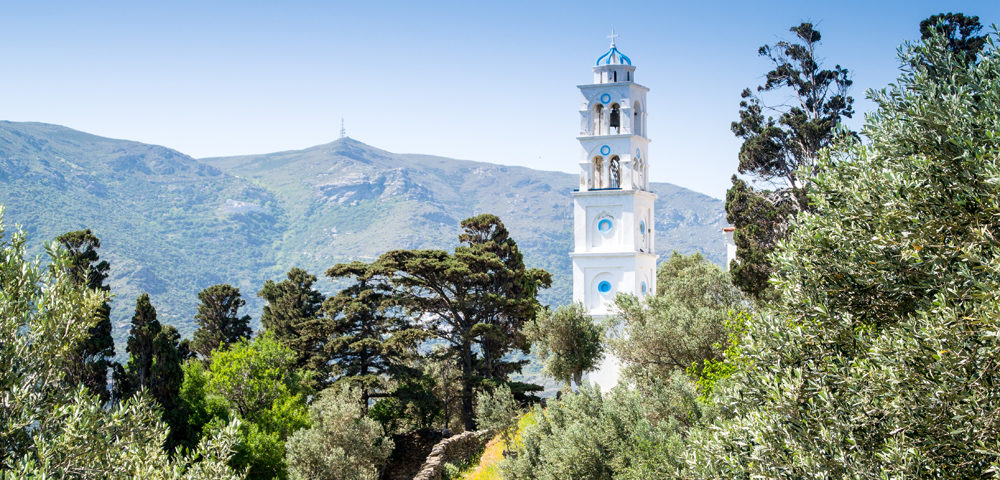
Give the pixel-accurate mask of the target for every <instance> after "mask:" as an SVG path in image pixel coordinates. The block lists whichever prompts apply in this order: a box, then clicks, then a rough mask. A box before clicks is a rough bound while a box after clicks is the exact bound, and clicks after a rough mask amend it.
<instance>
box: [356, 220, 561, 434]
mask: <svg viewBox="0 0 1000 480" xmlns="http://www.w3.org/2000/svg"><path fill="white" fill-rule="evenodd" d="M462 229H463V232H462V234H461V236H460V237H459V240H460V241H462V242H463V243H465V245H462V246H459V247H457V248H456V249H455V253H454V254H453V255H452V254H449V253H448V252H445V251H441V250H393V251H390V252H387V253H385V254H383V255H382V256H381V257H379V259H378V260H376V261H375V263H374V264H373V265H372V274H373V275H380V276H383V277H384V278H385V279H386V280H388V281H389V282H391V284H392V286H393V287H394V295H395V296H396V297H397V298H398V301H399V302H400V306H401V307H403V308H405V309H406V311H407V312H409V313H410V315H412V317H413V318H415V319H418V320H420V321H421V322H422V326H423V328H425V329H426V330H427V331H428V332H430V333H431V334H433V335H434V336H437V337H438V338H440V339H442V340H444V341H446V342H447V343H448V344H449V345H450V346H451V348H453V349H454V350H455V351H456V353H457V355H456V358H457V361H458V362H459V365H460V366H461V368H462V420H463V423H464V424H465V428H466V429H467V430H471V429H473V428H475V423H474V419H473V408H472V406H473V401H474V396H473V395H474V390H475V388H476V386H477V385H478V384H479V383H480V382H481V381H482V380H483V377H486V378H490V379H492V380H494V381H496V382H497V383H503V382H506V381H507V380H508V379H507V375H508V374H509V373H510V372H511V371H514V370H516V369H517V368H518V363H517V362H512V363H508V362H505V361H503V360H502V357H503V355H504V354H505V353H506V352H509V351H511V350H513V349H515V348H521V349H526V348H527V342H526V341H525V338H524V336H523V335H522V334H521V332H520V327H521V326H522V325H523V323H524V322H525V321H527V320H529V319H530V318H532V317H533V316H534V314H535V312H536V311H537V308H538V306H539V304H538V300H537V298H536V294H537V292H538V289H540V288H546V287H548V286H549V285H550V284H551V282H552V276H551V275H550V274H549V273H548V272H546V271H544V270H540V269H525V268H524V264H523V260H522V257H521V254H520V252H519V251H518V249H517V244H516V243H515V242H514V241H513V239H510V238H509V234H508V233H507V229H506V228H505V227H504V226H503V223H502V222H500V219H499V218H497V217H496V216H494V215H488V214H484V215H479V216H477V217H473V218H469V219H466V220H464V221H462ZM477 343H478V344H479V345H480V346H481V347H482V348H481V349H479V350H480V352H482V359H480V358H479V355H478V354H477V352H476V350H477V349H475V348H474V346H475V345H476V344H477Z"/></svg>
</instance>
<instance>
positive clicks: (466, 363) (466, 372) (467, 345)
mask: <svg viewBox="0 0 1000 480" xmlns="http://www.w3.org/2000/svg"><path fill="white" fill-rule="evenodd" d="M462 422H463V423H464V424H465V431H467V432H472V431H474V430H475V429H476V423H475V421H474V420H473V418H472V343H471V342H470V341H469V340H463V341H462Z"/></svg>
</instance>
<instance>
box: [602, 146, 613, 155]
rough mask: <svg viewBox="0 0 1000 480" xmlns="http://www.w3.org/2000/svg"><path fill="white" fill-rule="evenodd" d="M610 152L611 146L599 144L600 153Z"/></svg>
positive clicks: (607, 153) (606, 153)
mask: <svg viewBox="0 0 1000 480" xmlns="http://www.w3.org/2000/svg"><path fill="white" fill-rule="evenodd" d="M610 153H611V147H609V146H607V145H602V146H601V155H609V154H610Z"/></svg>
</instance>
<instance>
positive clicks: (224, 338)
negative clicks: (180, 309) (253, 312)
mask: <svg viewBox="0 0 1000 480" xmlns="http://www.w3.org/2000/svg"><path fill="white" fill-rule="evenodd" d="M198 300H200V301H201V303H200V304H199V305H198V313H197V314H196V315H195V316H194V318H195V320H197V321H198V325H199V328H198V330H196V331H195V332H194V338H193V340H192V341H191V350H192V351H193V352H194V353H197V354H198V355H199V356H201V358H203V359H211V358H212V351H213V350H216V349H219V348H225V347H228V346H229V345H231V344H233V343H236V342H238V341H239V340H240V339H243V338H250V333H251V331H250V316H249V315H243V316H240V314H239V309H240V307H242V306H243V305H246V300H243V298H241V297H240V289H238V288H236V287H234V286H232V285H226V284H219V285H212V286H211V287H208V288H206V289H204V290H202V291H200V292H198Z"/></svg>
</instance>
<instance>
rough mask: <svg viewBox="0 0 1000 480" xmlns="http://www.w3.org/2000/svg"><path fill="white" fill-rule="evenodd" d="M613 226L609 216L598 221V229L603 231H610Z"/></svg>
mask: <svg viewBox="0 0 1000 480" xmlns="http://www.w3.org/2000/svg"><path fill="white" fill-rule="evenodd" d="M611 226H612V224H611V220H609V219H607V218H602V219H601V221H599V222H597V230H598V231H600V232H602V233H607V232H610V231H611Z"/></svg>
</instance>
